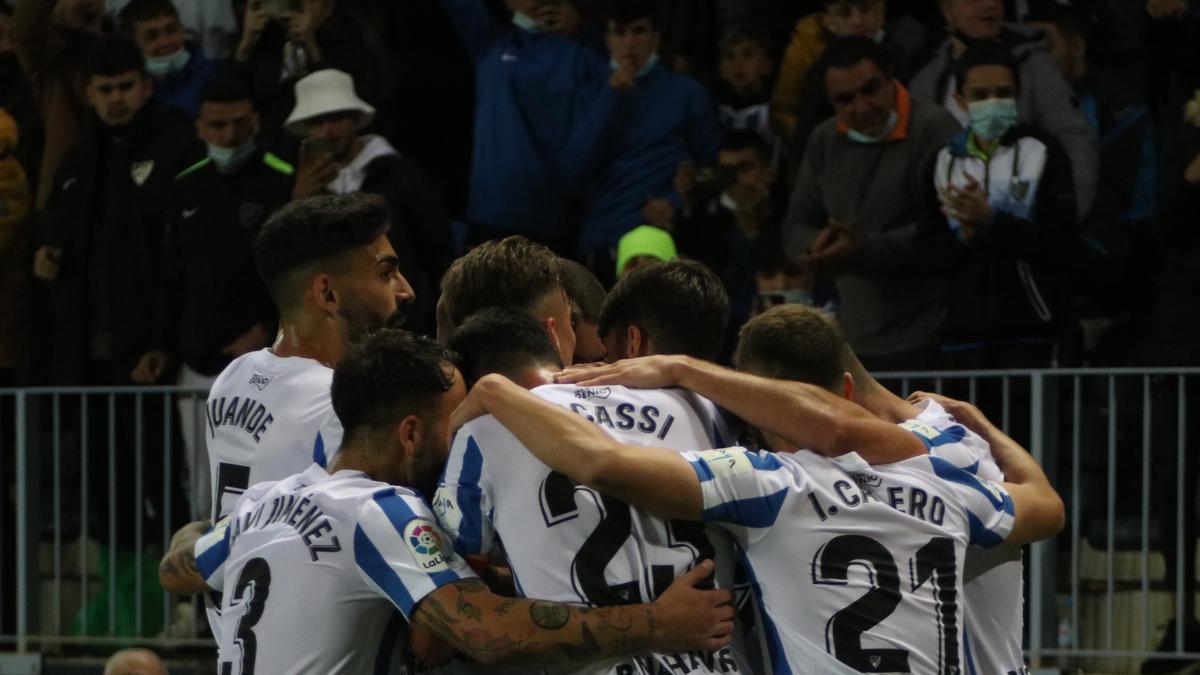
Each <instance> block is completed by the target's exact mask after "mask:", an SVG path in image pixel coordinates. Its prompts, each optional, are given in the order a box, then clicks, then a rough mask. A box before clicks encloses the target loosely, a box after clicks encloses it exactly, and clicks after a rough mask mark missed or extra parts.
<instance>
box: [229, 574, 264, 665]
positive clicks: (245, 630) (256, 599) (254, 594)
mask: <svg viewBox="0 0 1200 675" xmlns="http://www.w3.org/2000/svg"><path fill="white" fill-rule="evenodd" d="M270 592H271V568H270V567H269V566H268V565H267V561H266V560H263V559H262V558H251V559H250V560H249V561H247V562H246V566H245V567H243V568H242V573H241V574H239V575H238V580H237V585H236V586H235V587H234V589H233V601H234V602H237V603H242V604H245V605H247V606H246V610H245V612H243V613H242V616H241V618H240V619H238V623H237V638H236V639H237V642H238V644H240V645H241V647H242V668H241V670H240V673H241V675H254V659H255V657H256V656H257V653H258V640H257V638H256V637H255V635H254V625H255V624H257V623H258V620H259V619H261V618H262V614H263V609H265V608H266V605H267V595H269V594H270ZM221 675H233V662H232V661H225V662H223V663H222V664H221Z"/></svg>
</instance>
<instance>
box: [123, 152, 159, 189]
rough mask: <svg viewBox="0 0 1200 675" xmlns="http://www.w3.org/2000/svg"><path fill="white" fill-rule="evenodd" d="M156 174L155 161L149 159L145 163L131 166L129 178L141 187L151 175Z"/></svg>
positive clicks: (136, 163) (135, 163)
mask: <svg viewBox="0 0 1200 675" xmlns="http://www.w3.org/2000/svg"><path fill="white" fill-rule="evenodd" d="M152 173H154V160H152V159H149V160H146V161H144V162H134V163H133V164H131V165H130V166H129V177H130V178H132V179H133V182H134V183H135V184H137V186H138V187H141V186H142V184H143V183H145V182H146V179H148V178H149V177H150V174H152Z"/></svg>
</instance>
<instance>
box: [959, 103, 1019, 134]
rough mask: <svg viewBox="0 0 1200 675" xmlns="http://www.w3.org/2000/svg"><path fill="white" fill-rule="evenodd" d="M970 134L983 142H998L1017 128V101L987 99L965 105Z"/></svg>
mask: <svg viewBox="0 0 1200 675" xmlns="http://www.w3.org/2000/svg"><path fill="white" fill-rule="evenodd" d="M967 119H968V120H969V121H968V126H970V128H971V133H973V134H975V135H976V136H978V137H979V138H982V139H983V140H985V141H998V140H1000V139H1001V138H1003V137H1004V134H1006V133H1008V132H1009V130H1010V129H1012V128H1013V127H1015V126H1017V100H1016V99H1012V98H989V99H987V100H986V101H974V102H972V103H968V104H967Z"/></svg>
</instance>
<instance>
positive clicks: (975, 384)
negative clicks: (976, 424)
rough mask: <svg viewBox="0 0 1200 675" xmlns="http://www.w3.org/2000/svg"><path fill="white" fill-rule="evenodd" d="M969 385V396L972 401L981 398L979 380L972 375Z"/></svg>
mask: <svg viewBox="0 0 1200 675" xmlns="http://www.w3.org/2000/svg"><path fill="white" fill-rule="evenodd" d="M967 387H968V391H969V393H968V394H967V398H968V399H969V400H970V401H971V403H974V402H975V399H977V398H979V380H978V379H976V377H975V376H974V375H972V376H971V378H970V380H969V381H968V384H967Z"/></svg>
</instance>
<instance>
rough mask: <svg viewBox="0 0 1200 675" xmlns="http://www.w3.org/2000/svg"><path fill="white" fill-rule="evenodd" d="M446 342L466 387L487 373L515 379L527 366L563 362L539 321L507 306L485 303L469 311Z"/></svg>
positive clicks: (557, 367)
mask: <svg viewBox="0 0 1200 675" xmlns="http://www.w3.org/2000/svg"><path fill="white" fill-rule="evenodd" d="M446 346H447V347H448V348H449V349H450V350H452V351H453V352H454V353H455V354H457V355H458V368H459V370H460V371H462V375H463V378H464V379H465V380H466V381H467V386H468V387H471V386H474V385H475V383H476V382H478V381H479V378H481V377H483V376H484V375H487V374H489V373H499V374H501V375H503V376H505V377H507V378H509V379H513V380H515V379H517V378H519V377H520V376H521V374H522V373H523V372H525V371H526V370H528V369H530V368H536V367H538V366H550V367H553V368H556V369H561V368H562V365H563V364H562V360H561V359H560V358H559V356H558V350H556V349H555V348H554V343H552V342H551V341H550V336H549V335H547V334H546V330H545V329H544V328H542V324H540V323H539V322H538V321H537V319H534V318H533V317H531V316H529V314H527V313H525V312H522V311H520V310H518V309H514V308H511V307H489V308H488V309H484V310H480V311H478V312H476V313H474V314H472V315H471V316H470V318H468V319H467V320H466V321H464V322H463V324H462V325H461V326H459V327H458V329H457V330H456V331H454V335H452V336H450V339H449V340H448V341H447V343H446Z"/></svg>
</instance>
